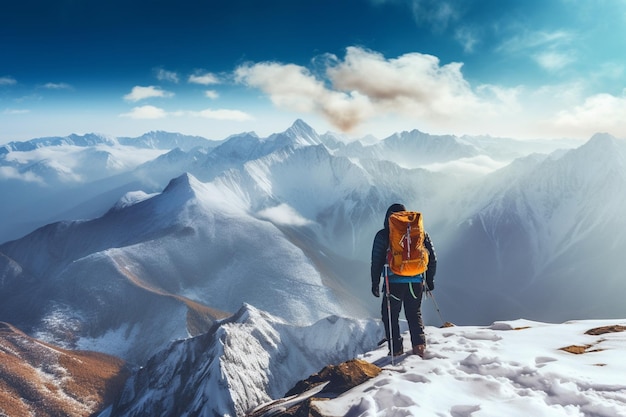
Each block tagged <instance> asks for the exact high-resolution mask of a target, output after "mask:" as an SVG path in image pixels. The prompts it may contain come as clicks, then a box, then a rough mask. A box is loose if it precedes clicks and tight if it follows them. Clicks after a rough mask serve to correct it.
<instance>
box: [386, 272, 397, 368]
mask: <svg viewBox="0 0 626 417" xmlns="http://www.w3.org/2000/svg"><path fill="white" fill-rule="evenodd" d="M388 269H389V264H385V295H386V297H387V319H388V321H389V323H388V325H389V352H390V353H391V366H394V365H395V363H394V360H393V354H394V353H395V352H394V350H393V329H392V328H391V291H390V290H389V272H388Z"/></svg>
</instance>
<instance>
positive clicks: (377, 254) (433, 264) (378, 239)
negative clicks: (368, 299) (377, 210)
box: [370, 205, 437, 290]
mask: <svg viewBox="0 0 626 417" xmlns="http://www.w3.org/2000/svg"><path fill="white" fill-rule="evenodd" d="M401 210H404V206H402V205H392V206H390V207H389V209H387V214H386V215H385V223H384V228H383V229H380V230H379V231H378V233H376V236H375V237H374V243H373V244H372V262H371V265H370V274H371V278H372V288H373V287H378V286H379V285H380V276H381V274H382V273H383V268H384V267H385V263H387V249H388V248H389V216H390V215H391V214H392V213H394V212H396V211H401ZM424 246H425V247H426V249H427V250H428V269H427V270H426V283H427V284H428V288H430V289H431V290H432V289H434V288H435V284H434V280H435V274H436V273H437V255H436V253H435V248H434V246H433V244H432V241H431V240H430V236H429V235H428V233H424Z"/></svg>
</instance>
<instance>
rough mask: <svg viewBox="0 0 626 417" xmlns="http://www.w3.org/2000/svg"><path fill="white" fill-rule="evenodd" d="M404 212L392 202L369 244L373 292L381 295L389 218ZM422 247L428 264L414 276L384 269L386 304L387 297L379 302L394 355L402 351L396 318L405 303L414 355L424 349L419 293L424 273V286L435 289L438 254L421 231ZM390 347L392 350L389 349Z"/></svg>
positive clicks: (401, 206) (399, 205)
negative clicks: (387, 290) (382, 223)
mask: <svg viewBox="0 0 626 417" xmlns="http://www.w3.org/2000/svg"><path fill="white" fill-rule="evenodd" d="M400 211H406V208H405V207H404V205H402V204H397V203H396V204H392V205H391V206H390V207H389V208H388V209H387V213H386V214H385V222H384V228H383V229H381V230H379V231H378V233H376V236H375V237H374V243H373V245H372V263H371V278H372V294H373V295H374V296H375V297H380V278H381V275H383V274H384V273H385V268H386V267H385V265H386V264H387V251H388V249H389V217H390V216H391V214H392V213H396V212H400ZM424 247H425V248H426V249H427V251H428V267H427V269H426V272H424V273H422V274H419V275H415V276H400V275H396V274H394V273H393V272H392V271H391V270H390V269H389V268H387V273H388V278H389V293H390V297H389V303H390V304H389V306H388V305H387V300H384V299H383V301H382V307H381V310H382V311H381V312H382V320H383V323H384V325H385V335H386V337H387V344H388V346H389V354H390V355H391V354H392V353H393V356H397V355H401V354H402V353H403V352H404V350H403V347H402V337H401V336H400V325H399V323H398V319H399V316H400V310H401V309H402V306H403V305H404V314H405V317H406V320H407V322H408V325H409V333H410V335H411V346H413V350H412V352H413V354H414V355H419V356H420V357H424V350H425V348H426V338H425V336H424V323H423V321H422V310H421V306H422V293H423V291H424V275H425V276H426V283H425V284H426V285H428V289H429V290H431V291H432V290H434V289H435V283H434V279H435V273H436V272H437V257H436V255H435V249H434V248H433V245H432V242H431V240H430V236H429V235H428V233H424ZM383 293H385V294H386V288H385V284H384V282H383ZM388 309H389V310H391V334H392V335H393V340H392V338H391V337H390V335H389V330H390V329H389V315H388ZM392 346H393V352H392Z"/></svg>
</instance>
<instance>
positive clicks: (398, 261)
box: [387, 211, 428, 276]
mask: <svg viewBox="0 0 626 417" xmlns="http://www.w3.org/2000/svg"><path fill="white" fill-rule="evenodd" d="M387 261H388V262H389V268H390V269H391V271H392V272H393V273H394V274H396V275H402V276H414V275H419V274H421V273H423V272H424V271H426V268H427V267H428V250H427V249H426V247H424V224H423V220H422V213H418V212H416V211H398V212H396V213H392V214H391V216H389V251H388V253H387Z"/></svg>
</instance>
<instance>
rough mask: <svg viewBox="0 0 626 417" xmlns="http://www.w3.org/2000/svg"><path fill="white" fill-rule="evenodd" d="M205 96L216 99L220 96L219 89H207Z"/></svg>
mask: <svg viewBox="0 0 626 417" xmlns="http://www.w3.org/2000/svg"><path fill="white" fill-rule="evenodd" d="M204 96H205V97H207V98H210V99H211V100H215V99H216V98H218V97H219V96H220V95H219V94H218V92H217V91H215V90H206V91H205V92H204Z"/></svg>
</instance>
